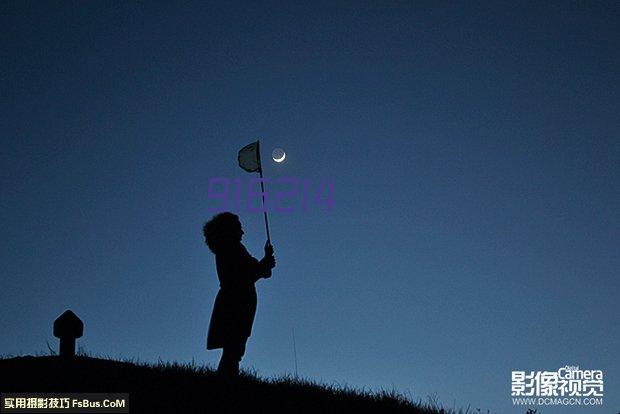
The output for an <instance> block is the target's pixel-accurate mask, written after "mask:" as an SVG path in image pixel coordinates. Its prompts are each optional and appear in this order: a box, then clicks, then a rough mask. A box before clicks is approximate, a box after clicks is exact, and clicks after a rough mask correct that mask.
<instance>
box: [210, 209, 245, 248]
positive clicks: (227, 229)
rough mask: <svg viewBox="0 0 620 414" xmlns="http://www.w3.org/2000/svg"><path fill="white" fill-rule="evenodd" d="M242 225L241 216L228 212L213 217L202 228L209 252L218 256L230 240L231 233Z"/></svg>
mask: <svg viewBox="0 0 620 414" xmlns="http://www.w3.org/2000/svg"><path fill="white" fill-rule="evenodd" d="M240 225H241V222H240V221H239V216H237V215H236V214H233V213H230V212H228V211H225V212H223V213H219V214H216V215H215V216H213V217H212V218H211V220H209V221H207V222H206V223H205V225H204V226H203V228H202V233H203V235H204V237H205V243H206V244H207V246H209V250H211V251H212V252H213V253H215V254H217V253H218V251H220V250H221V248H222V247H224V245H225V244H226V242H227V241H228V240H229V239H230V234H231V232H233V231H234V230H235V229H236V228H237V227H238V226H240Z"/></svg>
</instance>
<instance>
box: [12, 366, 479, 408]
mask: <svg viewBox="0 0 620 414" xmlns="http://www.w3.org/2000/svg"><path fill="white" fill-rule="evenodd" d="M29 391H30V392H119V393H121V392H122V393H127V392H128V393H129V408H130V412H131V413H164V412H165V413H236V412H239V413H242V412H251V413H269V414H278V413H287V414H291V413H355V414H361V413H402V414H405V413H409V414H440V413H441V414H448V413H457V412H456V411H454V410H443V409H440V408H438V407H436V406H434V404H422V403H421V402H412V401H411V400H409V399H406V398H405V397H403V396H402V395H399V394H398V393H395V392H381V393H368V392H362V391H358V390H353V389H348V388H342V387H334V386H325V385H319V384H316V383H312V382H310V381H306V380H296V379H293V378H287V377H283V378H278V379H269V380H265V379H260V378H258V377H257V376H256V375H253V374H248V373H244V374H243V375H241V376H240V377H239V378H236V379H226V378H221V377H220V376H218V375H217V374H216V373H215V372H214V371H212V370H211V369H209V368H205V367H198V366H195V365H192V364H185V365H182V364H177V363H160V364H156V365H152V364H146V363H134V362H128V361H115V360H110V359H100V358H92V357H87V356H77V357H76V358H74V359H73V360H69V361H63V360H60V359H59V358H58V357H55V356H36V357H32V356H24V357H16V358H5V359H0V392H29ZM466 412H472V411H470V410H469V409H468V410H459V411H458V413H466ZM474 412H476V411H474Z"/></svg>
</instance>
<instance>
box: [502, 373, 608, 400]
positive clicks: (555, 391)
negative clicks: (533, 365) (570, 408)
mask: <svg viewBox="0 0 620 414" xmlns="http://www.w3.org/2000/svg"><path fill="white" fill-rule="evenodd" d="M511 395H512V404H513V405H586V406H588V405H603V371H600V370H592V369H586V370H582V369H580V368H579V366H574V365H566V366H564V367H562V368H560V369H558V370H557V371H529V372H527V371H512V394H511Z"/></svg>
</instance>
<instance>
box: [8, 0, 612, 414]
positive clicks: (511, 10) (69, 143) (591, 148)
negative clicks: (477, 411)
mask: <svg viewBox="0 0 620 414" xmlns="http://www.w3.org/2000/svg"><path fill="white" fill-rule="evenodd" d="M0 27H2V30H1V31H0V39H1V41H0V53H1V55H0V79H1V89H0V97H1V99H0V134H1V138H2V141H1V142H2V147H1V148H2V151H1V152H0V163H1V175H0V180H1V182H0V183H1V193H0V212H1V222H0V223H1V231H2V237H1V238H0V243H1V245H0V275H1V285H0V286H1V289H0V332H1V334H0V352H2V353H4V354H33V353H37V352H47V345H46V340H47V341H48V342H49V343H50V344H51V345H53V346H56V344H57V341H56V339H55V338H54V337H53V335H52V329H51V328H52V322H53V320H54V318H55V317H56V316H58V315H59V314H60V313H62V312H63V311H64V310H65V309H67V308H70V309H72V310H74V311H75V312H76V313H77V314H78V315H79V316H80V317H81V318H82V319H83V320H84V322H85V334H84V337H83V338H82V339H81V340H80V341H79V342H78V344H79V345H81V346H82V347H83V348H85V350H86V351H88V352H91V353H93V354H96V355H109V356H110V357H114V358H118V357H124V358H135V359H139V360H143V361H157V359H158V358H161V359H162V360H177V361H191V360H192V359H194V360H195V361H196V362H198V363H207V364H212V365H213V364H215V363H216V362H217V360H218V358H219V355H220V353H219V351H209V352H207V351H206V349H205V340H206V330H207V326H208V321H209V317H210V314H211V309H212V305H213V300H214V298H215V294H216V292H217V288H218V286H217V278H216V274H215V265H214V258H213V256H212V255H211V253H210V252H209V251H208V249H207V248H206V246H205V245H204V244H203V239H202V234H201V227H202V224H203V223H204V221H205V220H207V219H208V218H209V217H210V216H211V213H210V212H209V207H211V206H214V205H215V204H214V203H213V202H212V200H209V198H208V187H209V179H210V178H213V177H229V178H230V179H237V178H239V179H241V183H242V188H246V187H247V186H248V185H249V179H250V178H252V177H254V176H255V174H249V173H246V172H244V171H243V170H241V169H240V168H239V167H238V166H237V163H236V155H237V151H238V150H239V149H240V148H241V147H242V146H244V145H246V144H248V143H249V142H251V141H254V140H256V139H258V138H260V139H261V145H262V147H263V153H264V157H263V163H264V164H265V166H264V171H265V176H266V177H267V178H268V179H270V180H275V179H277V178H281V177H287V176H289V177H298V178H299V179H308V180H309V182H310V183H311V185H312V188H315V187H316V186H318V184H320V182H321V180H322V179H333V180H334V194H333V195H334V208H333V211H331V212H326V211H325V210H324V206H321V205H318V204H313V203H310V205H309V208H308V210H307V211H305V212H304V211H301V209H299V208H296V209H295V211H293V212H291V213H278V212H275V211H272V212H271V213H270V216H269V218H270V229H271V236H272V240H273V244H274V247H275V252H276V257H277V260H278V265H277V268H276V269H275V270H274V276H273V278H272V279H270V280H268V281H260V282H259V283H258V294H259V304H258V312H257V316H256V320H255V324H254V331H253V336H252V337H251V339H250V341H249V344H248V352H247V354H246V357H245V359H244V361H243V365H244V366H245V367H250V366H251V367H254V368H255V369H256V370H257V371H258V373H259V374H261V375H265V376H272V375H279V374H283V373H286V372H289V373H290V372H292V371H293V369H294V368H293V364H294V361H293V346H292V338H291V330H292V329H293V328H294V329H295V335H296V342H297V354H298V365H299V373H300V374H301V375H303V376H306V377H309V378H313V379H316V380H321V381H325V382H330V383H331V382H334V381H335V382H338V383H340V384H349V385H352V386H357V387H371V388H372V389H379V388H381V387H383V388H388V389H389V388H392V387H395V388H396V389H398V390H401V391H403V392H407V393H411V394H412V396H413V397H414V398H418V397H420V398H423V399H426V396H427V395H429V394H436V395H437V396H438V398H439V400H440V402H441V403H443V404H445V405H447V406H450V407H452V406H453V405H455V406H456V407H467V406H468V405H469V404H471V406H472V407H474V408H476V407H480V408H481V409H483V410H487V409H489V410H491V411H497V412H503V413H523V412H524V411H525V408H521V407H513V405H512V402H511V400H510V375H511V371H512V370H541V371H543V370H548V371H552V370H557V369H558V368H559V367H561V366H564V365H567V364H569V365H579V366H580V367H582V368H584V369H601V370H603V371H604V375H605V405H604V406H603V407H602V408H585V407H576V408H561V407H560V408H549V407H543V409H542V411H543V413H545V414H548V413H550V414H552V413H578V414H582V413H614V414H615V413H617V412H618V410H619V408H620V358H618V349H620V324H619V323H618V315H619V314H620V305H619V301H618V291H619V288H620V282H619V280H618V276H619V275H618V270H619V269H620V257H619V254H618V246H619V245H620V240H619V234H620V232H619V228H620V220H619V219H620V217H619V216H620V215H619V213H618V212H619V211H620V194H619V189H620V185H619V184H620V180H619V178H620V171H619V168H618V159H619V156H620V144H619V137H620V117H619V108H620V54H619V53H618V50H620V5H619V3H618V2H602V1H601V2H568V1H567V2H523V3H514V4H509V3H508V2H489V3H473V2H462V3H461V2H435V1H429V2H379V1H377V2H365V1H359V2H279V3H276V2H249V3H233V2H220V3H219V4H216V3H211V2H196V3H191V2H183V3H179V2H168V3H156V2H45V1H41V2H26V1H8V2H7V1H3V2H2V3H0ZM276 146H279V147H282V148H284V149H285V150H286V151H287V160H286V162H285V163H283V164H280V165H276V164H275V163H274V162H273V161H271V160H269V157H268V155H269V153H270V152H271V150H272V149H273V148H274V147H276ZM278 188H280V189H284V188H285V187H282V186H281V187H278V185H277V184H275V183H268V184H267V191H268V192H269V191H270V190H272V191H273V190H276V189H278ZM268 197H269V196H268ZM236 211H237V212H238V213H239V214H240V216H241V221H242V223H243V225H244V229H245V233H246V234H245V236H244V243H245V245H246V246H247V248H248V250H249V251H250V252H251V253H252V254H254V255H255V256H258V255H260V254H261V253H262V246H263V244H264V242H265V233H264V224H263V217H262V214H260V213H255V212H248V211H247V209H246V208H242V209H240V210H236Z"/></svg>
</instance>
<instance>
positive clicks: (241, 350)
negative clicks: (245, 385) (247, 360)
mask: <svg viewBox="0 0 620 414" xmlns="http://www.w3.org/2000/svg"><path fill="white" fill-rule="evenodd" d="M246 340H247V339H244V340H241V341H239V342H237V343H234V344H230V345H227V346H225V347H224V350H223V351H222V358H221V359H220V363H219V365H218V367H217V371H218V372H219V373H221V374H227V375H239V362H241V358H242V357H243V355H244V354H245V342H246Z"/></svg>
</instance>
